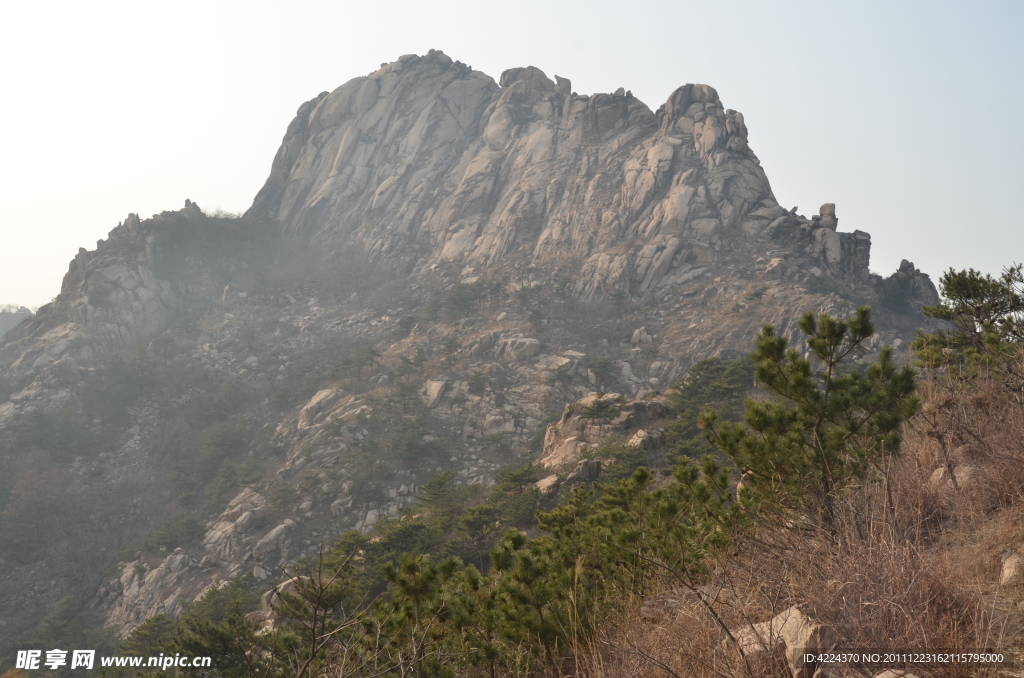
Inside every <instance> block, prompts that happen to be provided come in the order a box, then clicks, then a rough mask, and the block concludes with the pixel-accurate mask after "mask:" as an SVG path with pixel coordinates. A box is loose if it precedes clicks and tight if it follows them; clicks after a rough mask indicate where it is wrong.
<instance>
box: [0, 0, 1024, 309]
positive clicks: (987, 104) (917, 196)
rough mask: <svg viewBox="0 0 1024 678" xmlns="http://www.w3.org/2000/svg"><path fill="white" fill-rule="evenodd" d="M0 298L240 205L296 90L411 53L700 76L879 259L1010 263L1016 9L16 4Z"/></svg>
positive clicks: (638, 90) (637, 75) (772, 172)
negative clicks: (120, 235)
mask: <svg viewBox="0 0 1024 678" xmlns="http://www.w3.org/2000/svg"><path fill="white" fill-rule="evenodd" d="M0 26H2V27H3V28H2V30H0V36H2V39H0V92H2V94H0V96H2V100H0V104H2V105H0V129H2V130H3V135H4V139H5V143H4V146H3V148H4V150H3V156H2V157H3V162H2V164H0V205H2V206H3V207H2V210H0V304H3V303H20V304H25V305H30V306H36V305H39V304H42V303H46V302H47V301H49V300H50V299H51V298H52V297H53V296H55V295H56V294H57V292H58V291H59V290H60V284H61V279H62V277H63V275H64V273H65V272H66V271H67V267H68V262H69V261H70V260H71V258H72V257H73V256H74V255H75V253H76V252H77V251H78V248H79V247H82V246H84V247H86V248H88V249H94V248H95V246H96V240H97V239H99V238H105V237H106V234H107V232H108V231H109V230H110V229H111V228H113V227H114V226H116V225H117V224H118V222H119V221H121V220H123V219H124V217H125V216H126V215H127V214H128V213H129V212H137V213H139V214H140V216H142V217H148V216H150V215H152V214H154V213H156V212H159V211H161V210H165V209H179V208H180V207H181V206H182V205H183V204H184V202H185V199H186V198H189V199H191V200H193V201H195V202H197V203H198V204H199V205H200V206H201V207H202V208H204V209H207V210H212V209H214V208H221V209H225V210H229V211H239V212H240V211H244V210H245V209H246V208H247V207H248V206H249V205H250V203H251V202H252V198H253V197H254V196H255V194H256V191H257V190H259V188H260V186H261V185H262V184H263V181H264V180H265V179H266V177H267V174H268V173H269V170H270V163H271V161H272V159H273V157H274V153H275V152H276V150H277V147H278V145H279V144H280V141H281V137H282V136H283V134H284V131H285V128H286V127H287V125H288V123H289V121H290V120H291V119H292V117H293V116H294V114H295V110H296V109H297V108H298V107H299V105H300V104H301V103H302V102H303V101H305V100H307V99H309V98H312V97H313V96H315V95H316V94H318V93H319V92H321V91H323V90H332V89H334V88H335V87H337V86H339V85H341V84H342V83H344V82H345V81H347V80H349V79H351V78H353V77H356V76H360V75H365V74H367V73H369V72H371V71H373V70H375V69H376V68H378V67H379V66H380V64H381V63H382V62H387V61H393V60H395V59H396V58H397V57H399V56H400V55H402V54H410V53H415V54H423V53H425V52H426V51H427V50H429V49H431V48H437V49H441V50H443V51H444V52H445V53H446V54H448V55H449V56H451V57H452V58H454V59H458V60H460V61H463V62H464V63H467V64H469V65H471V66H472V67H474V68H476V69H478V70H482V71H484V72H486V73H488V74H489V75H491V76H492V77H493V78H495V79H497V78H498V76H500V74H501V72H502V71H503V70H505V69H507V68H511V67H514V66H526V65H533V66H537V67H539V68H541V69H543V70H544V71H545V72H546V73H547V74H548V75H549V76H553V75H554V74H556V73H557V74H558V75H561V76H563V77H568V78H570V79H571V80H572V83H573V89H574V90H575V91H577V92H579V93H581V94H590V93H594V92H612V91H614V90H615V89H616V88H618V87H625V88H626V89H631V90H632V91H633V93H634V94H635V95H636V96H638V97H639V98H640V99H641V100H643V101H644V102H645V103H646V104H647V105H648V106H650V107H651V109H652V110H654V109H657V108H658V106H660V105H661V104H662V103H663V102H664V101H665V99H666V98H667V97H668V95H669V94H670V93H671V92H672V91H673V90H674V89H675V88H676V87H678V86H680V85H683V84H685V83H687V82H697V83H706V84H709V85H711V86H713V87H715V88H716V89H717V90H718V93H719V95H720V97H721V99H722V101H723V103H724V104H725V106H726V107H727V108H734V109H737V110H739V111H742V112H743V114H744V117H745V119H746V122H747V126H748V128H749V130H750V145H751V147H752V148H753V150H754V152H755V153H757V155H758V156H759V158H760V159H761V164H762V166H763V167H764V168H765V170H766V171H767V174H768V178H769V180H770V181H771V184H772V188H773V190H774V191H775V195H776V197H777V198H778V200H779V202H780V203H781V204H782V205H784V206H785V207H787V208H788V207H792V206H794V205H798V206H799V208H800V209H799V211H800V212H801V213H802V214H805V215H808V216H809V215H811V214H814V213H816V212H817V208H818V206H819V205H820V204H821V203H824V202H835V203H836V209H837V214H838V216H839V229H840V230H841V231H853V230H855V229H860V230H864V231H868V232H870V233H871V236H872V243H873V248H872V258H871V268H872V270H874V271H876V272H878V273H883V274H885V275H888V274H889V273H891V272H892V271H894V270H895V268H896V267H897V266H898V265H899V262H900V259H902V258H907V259H910V260H912V261H913V262H914V263H915V264H917V266H918V267H920V268H922V269H923V270H925V271H926V272H928V273H930V274H931V275H932V277H933V279H934V280H937V279H938V275H939V274H940V273H941V272H942V271H943V270H945V269H947V268H949V267H951V266H953V267H957V268H965V267H968V266H972V267H975V268H980V269H982V270H985V271H990V272H998V271H999V270H1000V269H1001V267H1002V266H1003V265H1004V264H1008V263H1010V262H1013V261H1021V260H1024V228H1021V223H1020V217H1019V216H1018V213H1017V211H1016V208H1017V205H1018V203H1019V198H1020V196H1022V195H1024V190H1022V187H1021V184H1022V183H1024V131H1022V123H1024V2H1018V1H1012V2H1009V1H1007V2H984V1H975V2H960V3H953V2H936V1H929V2H893V1H887V2H866V1H864V0H858V2H846V3H839V2H826V1H823V0H815V1H813V2H812V1H807V2H796V1H779V0H773V1H771V2H768V1H761V2H754V1H743V0H733V1H732V2H728V3H724V2H717V3H716V2H712V1H711V0H703V1H701V2H690V1H688V0H674V1H671V2H654V1H637V0H634V1H632V2H606V1H603V0H591V1H589V2H566V1H559V0H545V1H543V2H533V1H529V2H515V3H497V2H483V1H478V2H452V1H448V2H430V3H428V2H408V1H405V0H392V1H391V2H387V3H369V2H359V3H356V2H314V1H310V0H291V1H289V2H278V3H271V2H262V1H256V0H245V1H244V2H242V1H218V0H203V1H202V2H195V1H192V0H185V1H182V0H178V1H176V2H173V3H172V2H160V3H157V2H138V1H133V2H109V1H107V0H95V1H94V2H89V3H83V2H65V1H63V0H61V1H57V2H49V3H31V2H18V3H15V2H8V3H5V4H4V6H3V9H2V10H0Z"/></svg>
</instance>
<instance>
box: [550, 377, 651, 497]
mask: <svg viewBox="0 0 1024 678" xmlns="http://www.w3.org/2000/svg"><path fill="white" fill-rule="evenodd" d="M668 414H669V408H668V406H667V404H666V398H665V397H656V398H652V399H649V400H626V399H625V398H623V397H622V395H620V394H618V393H604V394H599V393H588V394H587V395H586V396H584V397H583V398H581V399H580V400H577V401H576V402H575V403H572V404H571V405H566V406H565V410H564V411H563V412H562V417H561V419H559V420H558V422H556V423H554V424H551V425H550V426H549V427H548V429H547V431H546V432H545V435H544V451H543V453H542V454H541V459H540V464H541V466H544V467H545V468H550V469H555V470H564V469H566V467H567V466H572V465H576V464H577V462H578V460H579V457H580V454H582V452H583V451H584V450H586V449H588V448H593V447H597V446H598V444H600V442H601V441H602V440H604V439H605V438H607V437H608V436H611V435H616V436H619V437H621V438H622V440H623V441H625V444H626V445H628V446H630V447H639V448H643V449H648V448H651V447H653V446H655V445H656V444H657V441H660V440H661V437H662V433H663V429H662V428H660V427H659V424H660V422H661V420H662V419H663V418H664V417H665V416H667V415H668ZM641 427H644V428H641ZM599 470H600V466H598V472H599ZM582 473H583V475H581V476H580V477H581V478H583V479H585V480H588V479H590V475H593V471H590V470H584V471H583V472H582Z"/></svg>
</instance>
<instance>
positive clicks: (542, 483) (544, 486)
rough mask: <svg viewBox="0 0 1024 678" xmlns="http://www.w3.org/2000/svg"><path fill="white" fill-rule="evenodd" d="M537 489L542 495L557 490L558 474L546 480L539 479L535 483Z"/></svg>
mask: <svg viewBox="0 0 1024 678" xmlns="http://www.w3.org/2000/svg"><path fill="white" fill-rule="evenodd" d="M534 485H536V487H537V489H538V490H540V491H541V492H542V493H544V494H551V493H553V492H554V491H555V490H557V489H558V474H557V473H552V474H551V475H549V476H548V477H546V478H541V479H540V480H538V481H537V482H536V483H534Z"/></svg>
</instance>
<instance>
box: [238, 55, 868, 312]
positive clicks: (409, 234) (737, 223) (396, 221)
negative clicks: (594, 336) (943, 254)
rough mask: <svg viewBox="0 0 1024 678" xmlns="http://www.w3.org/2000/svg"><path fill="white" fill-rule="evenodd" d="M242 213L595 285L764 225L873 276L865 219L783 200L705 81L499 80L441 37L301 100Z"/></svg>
mask: <svg viewBox="0 0 1024 678" xmlns="http://www.w3.org/2000/svg"><path fill="white" fill-rule="evenodd" d="M793 212H795V209H794V210H793ZM247 216H250V217H252V218H255V219H263V220H270V221H273V222H275V223H278V224H280V226H281V228H282V229H283V230H284V231H285V232H286V233H294V234H299V235H301V236H303V237H304V238H307V239H309V240H310V241H312V242H315V243H317V245H319V246H327V247H337V248H355V249H357V250H358V251H359V252H360V253H361V254H364V255H365V256H367V257H368V258H369V259H370V260H371V261H374V262H378V263H380V264H382V265H384V266H387V267H388V268H390V269H393V270H403V271H417V270H418V271H422V270H426V269H429V268H431V267H434V266H437V265H439V264H444V263H448V262H452V263H459V264H465V265H469V266H481V265H493V264H495V263H498V262H502V261H505V260H507V259H508V258H509V257H516V258H522V259H525V260H527V261H529V262H530V263H535V264H547V265H549V266H555V267H561V268H563V269H564V270H567V271H571V272H572V274H573V277H574V278H575V279H576V281H577V290H578V291H579V292H581V293H582V294H584V295H585V296H593V295H595V294H605V293H608V292H609V291H611V290H614V289H617V288H620V287H627V288H628V290H629V291H631V292H633V293H643V292H646V291H647V290H649V289H652V288H655V287H657V286H659V285H669V284H672V283H678V282H683V281H685V280H686V279H688V278H692V277H693V276H694V275H695V274H699V272H700V271H701V269H703V268H706V267H707V266H708V265H709V264H710V263H712V262H713V261H715V260H716V259H717V258H719V254H720V253H721V252H722V251H723V250H725V249H728V248H729V247H730V246H731V245H732V244H733V243H735V241H737V240H738V239H743V238H751V237H755V236H760V235H761V234H763V233H777V234H779V235H780V236H784V237H785V238H786V240H787V244H789V245H791V246H792V249H793V250H794V251H798V252H799V253H800V254H802V255H806V256H807V257H808V258H809V259H811V260H813V264H816V267H817V268H818V269H820V270H821V271H822V272H823V273H825V274H827V275H831V276H834V277H839V278H846V279H851V280H859V279H866V278H867V276H868V261H869V248H870V238H869V237H868V236H867V234H865V233H854V234H841V233H838V232H836V225H837V221H836V219H835V211H834V206H832V207H831V208H830V209H828V210H827V211H825V212H824V213H823V214H822V215H820V217H819V216H816V217H815V218H814V219H813V220H809V219H805V218H802V217H799V216H797V215H795V214H794V213H792V212H790V211H787V210H785V209H783V208H782V207H780V206H779V204H778V203H777V202H776V200H775V197H774V196H773V194H772V191H771V187H770V186H769V184H768V179H767V178H766V177H765V174H764V171H763V170H762V169H761V166H760V163H759V161H758V159H757V157H756V156H755V155H754V153H753V151H752V150H751V149H750V147H749V146H748V145H747V127H746V124H745V122H744V119H743V115H742V114H741V113H738V112H736V111H734V110H731V109H726V108H725V107H724V105H723V104H722V102H721V101H720V99H719V97H718V93H717V92H716V91H715V90H714V89H712V88H711V87H708V86H706V85H685V86H683V87H680V88H679V89H678V90H676V91H675V92H674V93H673V94H672V96H671V97H669V100H668V101H667V102H666V103H665V105H663V106H662V107H661V108H659V109H658V111H657V112H652V111H651V110H650V109H649V108H648V107H647V106H646V105H645V104H643V103H642V102H641V101H639V100H637V99H636V98H635V97H633V95H632V94H631V93H630V92H624V91H623V90H621V89H620V90H618V91H616V92H615V93H613V94H595V95H593V96H582V95H578V94H576V93H575V92H572V91H571V84H570V82H569V80H567V79H564V78H561V77H559V76H555V80H554V81H552V80H551V79H549V78H548V77H547V76H546V75H545V74H544V73H543V72H542V71H540V70H539V69H537V68H534V67H527V68H513V69H510V70H508V71H505V73H503V74H502V76H501V80H500V83H497V84H496V83H495V82H494V81H493V80H492V79H491V78H489V77H488V76H486V75H484V74H483V73H480V72H477V71H473V70H471V69H470V68H469V67H467V66H465V65H463V64H461V63H459V62H457V61H456V62H453V61H452V60H451V59H450V58H449V57H447V56H445V55H444V54H442V53H440V52H431V53H430V54H428V55H426V56H424V57H416V56H411V55H410V56H405V57H402V58H401V59H399V60H398V61H397V62H395V63H392V64H387V65H385V66H383V67H382V68H381V69H380V70H378V71H376V72H374V73H371V74H370V75H369V76H367V77H363V78H356V79H354V80H351V81H349V82H348V83H346V84H344V85H342V86H341V87H339V88H338V89H336V90H334V91H333V92H331V93H330V94H328V93H326V92H325V93H323V94H321V95H320V96H319V97H317V98H316V99H313V100H311V101H308V102H306V103H305V104H303V105H302V107H300V109H299V112H298V115H297V116H296V118H295V120H293V121H292V123H291V125H290V126H289V128H288V132H287V134H286V135H285V139H284V143H283V144H282V146H281V149H280V150H279V151H278V154H277V157H276V158H275V160H274V164H273V169H272V171H271V176H270V178H269V179H268V180H267V183H266V185H265V186H264V187H263V189H262V190H261V191H260V193H259V195H257V197H256V200H255V201H254V203H253V206H252V208H251V209H250V210H249V212H248V214H247ZM812 267H814V266H808V267H807V268H812ZM781 273H784V271H782V272H780V274H781Z"/></svg>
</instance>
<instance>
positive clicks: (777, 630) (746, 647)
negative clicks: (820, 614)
mask: <svg viewBox="0 0 1024 678" xmlns="http://www.w3.org/2000/svg"><path fill="white" fill-rule="evenodd" d="M732 635H733V638H735V639H736V645H738V646H739V648H740V649H742V650H743V653H744V654H745V655H747V656H748V657H749V656H753V657H756V656H757V655H758V654H760V653H770V652H773V651H774V650H776V649H779V648H781V647H784V648H785V652H786V661H787V662H788V663H789V667H790V669H791V670H792V672H793V678H814V677H815V676H816V675H817V674H816V672H817V670H818V668H819V667H818V666H817V665H816V664H815V663H813V662H810V663H809V662H805V661H804V654H805V653H808V654H815V653H818V652H827V651H829V650H831V649H832V648H833V647H835V643H836V635H835V632H834V631H832V629H831V628H829V627H827V626H823V625H821V624H818V623H816V622H814V621H813V620H811V619H810V618H809V617H807V616H806V615H805V614H804V613H803V612H801V611H800V609H799V608H798V607H797V606H795V605H794V606H793V607H790V608H789V609H787V610H784V611H783V612H781V613H779V614H778V615H776V616H775V617H772V618H771V619H769V620H768V621H764V622H759V623H756V624H751V625H749V626H745V627H742V628H740V629H738V630H737V631H735V632H733V634H732ZM730 644H731V643H729V640H728V639H725V640H724V641H723V649H727V648H728V647H729V645H730Z"/></svg>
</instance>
